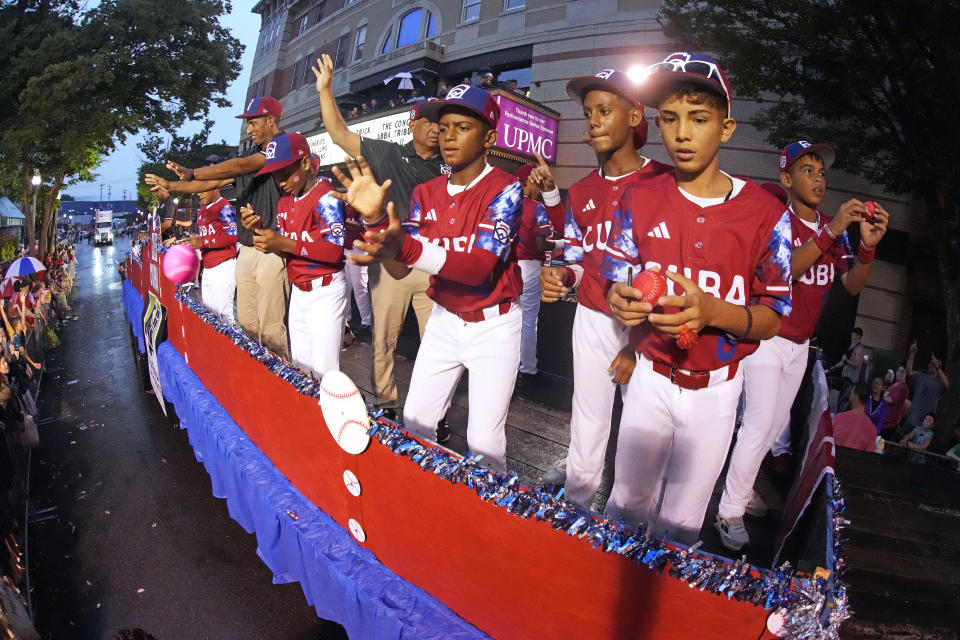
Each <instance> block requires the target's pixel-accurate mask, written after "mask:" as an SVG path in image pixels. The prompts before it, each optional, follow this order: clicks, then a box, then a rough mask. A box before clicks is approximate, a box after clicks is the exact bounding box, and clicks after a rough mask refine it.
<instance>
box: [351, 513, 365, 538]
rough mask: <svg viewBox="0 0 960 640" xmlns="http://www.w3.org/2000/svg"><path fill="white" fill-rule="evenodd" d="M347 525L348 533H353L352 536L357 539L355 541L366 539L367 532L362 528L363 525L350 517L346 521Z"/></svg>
mask: <svg viewBox="0 0 960 640" xmlns="http://www.w3.org/2000/svg"><path fill="white" fill-rule="evenodd" d="M347 526H348V527H349V528H350V533H352V534H353V537H354V538H356V539H357V542H365V541H366V539H367V534H366V532H365V531H364V530H363V527H361V526H360V523H359V522H357V521H356V520H354V519H353V518H350V519H349V520H348V521H347Z"/></svg>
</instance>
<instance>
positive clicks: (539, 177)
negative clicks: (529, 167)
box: [530, 152, 557, 191]
mask: <svg viewBox="0 0 960 640" xmlns="http://www.w3.org/2000/svg"><path fill="white" fill-rule="evenodd" d="M533 155H534V156H535V157H536V158H537V167H536V168H535V169H534V170H533V171H531V172H530V177H531V178H533V182H534V184H536V185H537V187H539V188H540V190H541V191H553V190H554V189H556V188H557V183H556V182H555V181H554V179H553V173H551V172H550V165H548V164H547V161H546V160H544V159H543V156H541V155H540V154H539V153H536V152H534V154H533Z"/></svg>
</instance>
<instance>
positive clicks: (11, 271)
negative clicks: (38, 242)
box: [4, 256, 47, 278]
mask: <svg viewBox="0 0 960 640" xmlns="http://www.w3.org/2000/svg"><path fill="white" fill-rule="evenodd" d="M46 270H47V268H46V267H45V266H43V263H42V262H40V261H39V260H37V259H36V258H31V257H29V256H27V257H25V258H17V259H16V260H14V261H13V262H11V263H10V266H9V267H8V268H7V273H6V275H5V276H4V277H5V278H10V277H14V278H20V277H22V276H25V275H27V274H28V273H40V272H41V271H46Z"/></svg>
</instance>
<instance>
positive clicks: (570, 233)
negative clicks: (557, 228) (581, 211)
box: [563, 207, 583, 264]
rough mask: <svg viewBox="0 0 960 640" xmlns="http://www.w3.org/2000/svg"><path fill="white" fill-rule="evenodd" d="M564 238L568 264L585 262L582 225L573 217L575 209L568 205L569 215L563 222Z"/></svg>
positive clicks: (565, 258)
mask: <svg viewBox="0 0 960 640" xmlns="http://www.w3.org/2000/svg"><path fill="white" fill-rule="evenodd" d="M563 238H564V240H566V241H567V242H566V244H565V245H564V247H563V261H564V262H566V263H567V264H579V263H581V262H583V236H582V235H581V234H580V225H578V224H577V221H576V219H574V217H573V209H571V208H570V207H567V215H566V217H565V218H564V222H563Z"/></svg>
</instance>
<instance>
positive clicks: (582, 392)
mask: <svg viewBox="0 0 960 640" xmlns="http://www.w3.org/2000/svg"><path fill="white" fill-rule="evenodd" d="M629 338H630V330H629V329H628V328H627V327H625V326H623V325H622V324H620V322H619V321H617V320H616V319H614V318H611V317H610V316H608V315H607V314H605V313H600V312H599V311H594V310H593V309H589V308H587V307H585V306H583V305H582V304H578V305H577V313H576V315H575V316H574V318H573V405H572V407H571V411H570V449H569V451H568V452H567V481H566V483H565V484H564V493H566V496H567V497H568V498H569V499H571V500H573V501H574V502H576V503H577V504H579V505H582V506H584V507H586V508H588V509H589V508H590V505H591V504H592V503H593V496H594V494H595V493H596V492H597V489H598V488H599V487H600V478H601V476H602V475H603V464H604V460H605V456H606V452H607V440H609V439H610V424H611V421H612V419H613V417H612V414H613V401H614V398H615V397H616V393H617V385H615V384H614V383H613V382H612V380H611V373H610V372H609V371H607V369H608V368H609V367H610V363H612V362H613V359H614V358H615V357H616V355H617V353H618V352H619V351H620V350H621V349H623V348H624V347H625V346H627V342H628V341H629Z"/></svg>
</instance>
